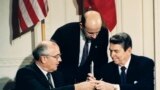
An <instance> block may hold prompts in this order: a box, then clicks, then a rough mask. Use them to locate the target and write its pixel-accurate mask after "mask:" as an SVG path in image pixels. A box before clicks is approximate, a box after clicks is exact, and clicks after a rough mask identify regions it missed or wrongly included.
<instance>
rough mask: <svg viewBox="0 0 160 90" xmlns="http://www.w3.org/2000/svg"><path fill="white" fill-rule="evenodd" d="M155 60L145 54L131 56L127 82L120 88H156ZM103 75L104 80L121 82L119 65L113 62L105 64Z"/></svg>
mask: <svg viewBox="0 0 160 90" xmlns="http://www.w3.org/2000/svg"><path fill="white" fill-rule="evenodd" d="M153 73H154V62H153V60H151V59H149V58H146V57H143V56H136V55H132V56H131V61H130V64H129V67H128V70H127V84H124V85H120V90H154V89H153V88H154V84H153V82H154V78H153V77H154V75H153ZM101 76H102V78H103V80H104V81H106V82H110V83H113V84H120V75H119V70H118V65H116V64H114V63H113V62H111V63H109V64H108V65H107V66H103V68H102V70H101Z"/></svg>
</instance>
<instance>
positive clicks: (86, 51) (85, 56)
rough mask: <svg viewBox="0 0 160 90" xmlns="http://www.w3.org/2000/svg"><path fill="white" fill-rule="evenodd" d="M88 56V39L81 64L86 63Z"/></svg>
mask: <svg viewBox="0 0 160 90" xmlns="http://www.w3.org/2000/svg"><path fill="white" fill-rule="evenodd" d="M87 57H88V39H86V42H85V44H84V47H83V54H82V60H81V63H80V66H82V65H84V63H85V62H86V59H87Z"/></svg>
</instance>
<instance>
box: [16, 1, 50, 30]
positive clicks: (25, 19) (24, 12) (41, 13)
mask: <svg viewBox="0 0 160 90" xmlns="http://www.w3.org/2000/svg"><path fill="white" fill-rule="evenodd" d="M18 5H19V8H18V10H19V11H18V20H19V26H20V30H22V31H21V32H25V31H26V30H27V29H28V28H29V27H31V26H33V25H35V24H37V23H38V22H39V21H41V20H43V19H44V18H45V17H46V16H47V12H48V4H47V0H19V3H18Z"/></svg>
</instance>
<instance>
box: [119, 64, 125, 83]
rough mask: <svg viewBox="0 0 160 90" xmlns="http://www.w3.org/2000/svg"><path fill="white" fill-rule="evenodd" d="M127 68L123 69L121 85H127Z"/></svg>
mask: <svg viewBox="0 0 160 90" xmlns="http://www.w3.org/2000/svg"><path fill="white" fill-rule="evenodd" d="M125 70H126V67H124V66H123V67H121V75H120V78H121V84H125V83H126V73H125Z"/></svg>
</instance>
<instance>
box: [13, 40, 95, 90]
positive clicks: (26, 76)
mask: <svg viewBox="0 0 160 90" xmlns="http://www.w3.org/2000/svg"><path fill="white" fill-rule="evenodd" d="M32 54H33V57H34V60H33V63H32V64H30V65H27V66H25V67H23V68H21V69H19V70H18V72H17V75H16V90H92V89H93V88H94V83H92V82H89V81H86V82H81V83H78V84H74V85H67V86H64V82H63V75H62V74H61V73H60V72H57V71H56V70H57V67H58V65H59V63H60V62H61V53H60V49H59V46H58V45H57V44H56V42H54V41H42V42H41V43H40V44H39V45H38V46H37V47H36V48H35V49H34V51H33V53H32Z"/></svg>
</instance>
